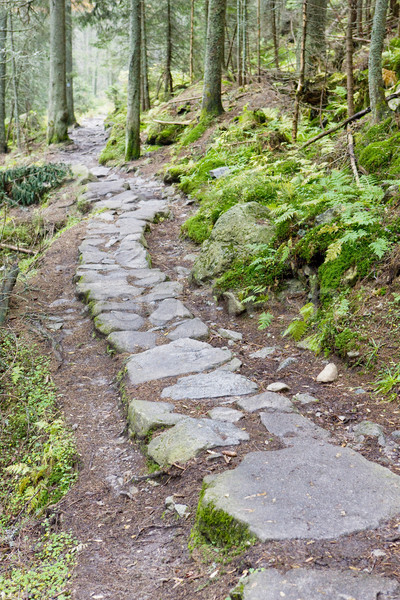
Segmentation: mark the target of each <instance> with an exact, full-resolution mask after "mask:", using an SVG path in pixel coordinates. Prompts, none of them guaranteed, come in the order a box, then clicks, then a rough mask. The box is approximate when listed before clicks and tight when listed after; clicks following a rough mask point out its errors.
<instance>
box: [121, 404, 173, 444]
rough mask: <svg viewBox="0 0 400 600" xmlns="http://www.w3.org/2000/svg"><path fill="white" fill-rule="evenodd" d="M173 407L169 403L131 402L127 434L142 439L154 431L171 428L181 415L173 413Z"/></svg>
mask: <svg viewBox="0 0 400 600" xmlns="http://www.w3.org/2000/svg"><path fill="white" fill-rule="evenodd" d="M173 410H174V405H173V404H170V403H169V402H147V401H145V400H136V399H134V400H131V401H130V402H129V407H128V424H129V432H130V434H131V435H135V436H137V437H139V438H144V437H146V435H147V434H148V433H150V432H151V431H152V430H154V429H160V427H164V426H167V425H169V426H172V425H175V424H176V423H178V421H179V420H181V419H182V418H184V417H182V415H178V414H176V413H173V412H172V411H173Z"/></svg>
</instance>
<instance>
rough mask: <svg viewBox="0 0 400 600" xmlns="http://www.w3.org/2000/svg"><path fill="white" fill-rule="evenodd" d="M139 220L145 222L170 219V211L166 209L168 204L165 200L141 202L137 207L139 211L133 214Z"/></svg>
mask: <svg viewBox="0 0 400 600" xmlns="http://www.w3.org/2000/svg"><path fill="white" fill-rule="evenodd" d="M133 214H134V216H135V217H136V218H137V219H142V220H143V221H154V219H155V217H156V216H158V217H164V218H165V217H168V216H169V215H170V211H169V209H168V208H166V203H165V201H163V200H150V201H147V202H140V203H139V204H138V205H137V210H135V212H134V213H133Z"/></svg>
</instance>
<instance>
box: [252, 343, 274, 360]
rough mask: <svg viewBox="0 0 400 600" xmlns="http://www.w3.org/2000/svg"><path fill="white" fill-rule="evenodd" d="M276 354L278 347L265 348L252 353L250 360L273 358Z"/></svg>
mask: <svg viewBox="0 0 400 600" xmlns="http://www.w3.org/2000/svg"><path fill="white" fill-rule="evenodd" d="M275 352H276V346H265V347H264V348H261V350H257V352H252V353H251V354H250V358H267V356H271V354H274V353H275Z"/></svg>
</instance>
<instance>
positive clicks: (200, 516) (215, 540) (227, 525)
mask: <svg viewBox="0 0 400 600" xmlns="http://www.w3.org/2000/svg"><path fill="white" fill-rule="evenodd" d="M206 490H207V485H206V484H203V488H202V490H201V493H200V498H199V504H198V507H197V513H196V522H195V525H194V527H193V529H192V532H191V535H190V542H189V549H190V550H193V549H194V548H196V547H198V546H202V545H204V544H212V545H213V546H216V547H218V548H219V549H220V550H221V551H222V552H223V553H229V554H230V556H232V555H236V554H240V553H241V552H243V551H244V550H245V549H246V548H248V547H249V546H251V545H252V544H255V543H256V542H257V538H256V537H255V536H254V535H252V534H251V533H250V532H249V529H248V527H247V526H246V525H244V524H243V523H239V522H238V521H236V520H235V519H234V518H233V517H231V516H230V515H228V514H227V513H225V512H224V511H223V510H220V509H217V508H215V506H214V504H213V503H209V504H207V505H204V504H203V499H204V495H205V493H206Z"/></svg>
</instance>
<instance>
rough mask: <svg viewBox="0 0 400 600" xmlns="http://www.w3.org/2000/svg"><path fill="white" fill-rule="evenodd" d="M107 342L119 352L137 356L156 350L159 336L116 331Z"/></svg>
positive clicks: (139, 332) (149, 333) (149, 332)
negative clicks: (144, 351) (139, 353)
mask: <svg viewBox="0 0 400 600" xmlns="http://www.w3.org/2000/svg"><path fill="white" fill-rule="evenodd" d="M107 340H108V342H109V343H110V344H111V346H113V348H115V349H116V351H117V352H120V353H124V352H129V353H130V354H135V353H136V352H141V351H142V350H148V349H149V348H154V346H155V345H156V342H157V335H156V334H155V333H152V332H151V331H114V332H113V333H111V334H110V335H109V336H108V338H107Z"/></svg>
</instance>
